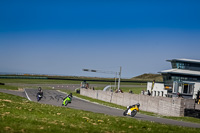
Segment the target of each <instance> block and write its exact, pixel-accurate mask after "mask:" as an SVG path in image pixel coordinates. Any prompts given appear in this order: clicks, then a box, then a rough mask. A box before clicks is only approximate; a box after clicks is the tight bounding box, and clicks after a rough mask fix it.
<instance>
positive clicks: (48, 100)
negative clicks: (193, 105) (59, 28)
mask: <svg viewBox="0 0 200 133" xmlns="http://www.w3.org/2000/svg"><path fill="white" fill-rule="evenodd" d="M0 92H4V93H10V94H14V95H18V96H22V97H27V98H28V99H29V100H31V101H35V102H36V101H37V99H36V94H37V89H25V92H23V91H8V90H1V89H0ZM43 92H44V97H43V98H42V99H41V101H40V103H45V104H51V105H55V106H61V105H62V98H63V97H65V96H66V94H64V93H62V92H59V91H56V90H43ZM67 107H69V108H74V109H80V110H86V111H91V112H96V113H103V114H107V115H114V116H123V115H122V114H123V110H121V109H116V108H111V107H106V106H103V105H99V104H95V103H91V102H88V101H86V100H82V99H80V98H76V97H74V98H73V100H72V103H71V104H69V105H68V106H67ZM134 118H136V119H140V120H147V121H153V122H158V123H163V124H171V125H178V126H185V127H194V128H200V124H195V123H190V122H182V121H175V120H170V119H164V118H157V117H153V116H147V115H143V114H139V113H138V114H137V115H136V116H135V117H134Z"/></svg>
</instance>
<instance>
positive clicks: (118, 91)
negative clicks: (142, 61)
mask: <svg viewBox="0 0 200 133" xmlns="http://www.w3.org/2000/svg"><path fill="white" fill-rule="evenodd" d="M121 72H122V67H121V66H120V70H119V79H118V88H117V89H118V92H119V89H120V78H121Z"/></svg>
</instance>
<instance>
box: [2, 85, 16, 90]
mask: <svg viewBox="0 0 200 133" xmlns="http://www.w3.org/2000/svg"><path fill="white" fill-rule="evenodd" d="M0 89H8V90H18V87H17V86H11V85H0Z"/></svg>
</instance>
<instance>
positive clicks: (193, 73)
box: [159, 69, 200, 76]
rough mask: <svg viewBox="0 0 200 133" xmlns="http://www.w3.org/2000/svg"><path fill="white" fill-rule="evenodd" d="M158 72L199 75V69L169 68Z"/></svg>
mask: <svg viewBox="0 0 200 133" xmlns="http://www.w3.org/2000/svg"><path fill="white" fill-rule="evenodd" d="M159 73H163V74H165V73H166V74H167V73H170V74H181V75H192V76H200V71H192V70H183V69H169V70H164V71H161V72H159Z"/></svg>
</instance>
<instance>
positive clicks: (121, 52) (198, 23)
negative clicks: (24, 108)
mask: <svg viewBox="0 0 200 133" xmlns="http://www.w3.org/2000/svg"><path fill="white" fill-rule="evenodd" d="M199 7H200V1H199V0H180V1H179V0H152V1H149V0H146V1H145V0H140V1H139V0H115V2H114V1H113V0H95V1H94V0H84V1H81V0H69V1H67V0H56V1H53V0H32V1H27V0H1V1H0V72H14V73H36V74H57V75H72V76H96V77H113V76H114V75H109V74H108V75H107V74H102V73H90V72H83V71H82V69H83V68H89V69H96V70H102V71H115V72H116V71H117V72H118V71H119V67H120V66H122V78H131V77H134V76H137V75H140V74H143V73H157V72H159V71H162V70H165V69H170V68H171V65H170V63H169V62H166V60H167V59H174V58H188V59H197V60H200V52H199V50H200V8H199Z"/></svg>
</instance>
